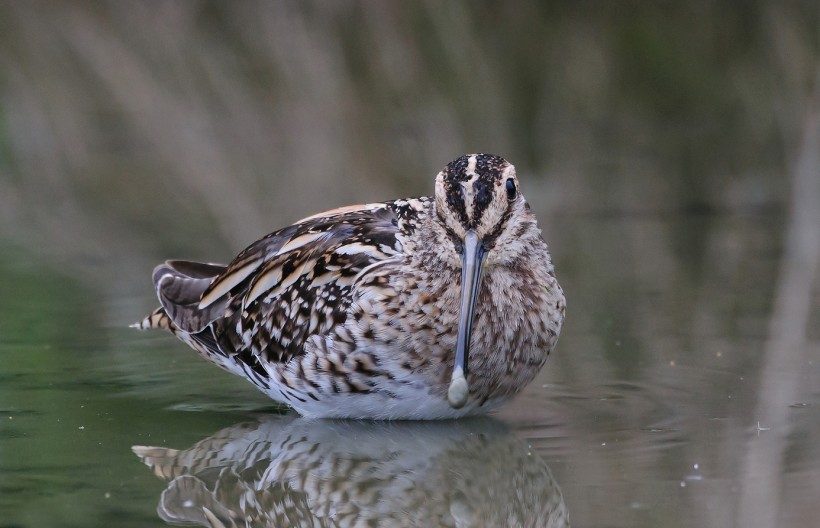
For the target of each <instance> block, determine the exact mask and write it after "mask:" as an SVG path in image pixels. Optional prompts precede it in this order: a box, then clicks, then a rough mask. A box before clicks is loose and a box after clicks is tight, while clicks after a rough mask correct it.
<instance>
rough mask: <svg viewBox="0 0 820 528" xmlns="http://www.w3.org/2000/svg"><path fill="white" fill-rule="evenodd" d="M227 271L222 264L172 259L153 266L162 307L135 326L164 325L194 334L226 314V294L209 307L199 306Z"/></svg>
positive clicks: (152, 326)
mask: <svg viewBox="0 0 820 528" xmlns="http://www.w3.org/2000/svg"><path fill="white" fill-rule="evenodd" d="M224 271H225V266H222V265H219V264H204V263H201V262H191V261H187V260H169V261H167V262H165V263H164V264H160V265H159V266H157V267H156V268H155V269H154V273H153V280H154V286H155V287H156V290H157V297H159V302H160V304H161V305H162V306H160V307H159V308H157V309H156V310H154V311H153V312H151V314H150V315H149V316H148V317H146V318H145V319H143V320H142V321H140V322H138V323H134V324H132V325H131V327H132V328H138V329H140V330H146V329H149V328H164V329H166V330H169V331H171V332H172V333H174V334H176V333H177V331H178V330H181V331H182V332H186V333H190V334H195V333H198V332H200V331H202V329H204V328H205V327H207V326H208V325H209V324H211V323H212V322H213V321H214V320H215V319H217V318H219V317H221V316H222V315H224V313H225V308H226V306H227V303H228V299H227V297H226V298H225V299H223V300H222V302H216V303H214V304H212V305H210V306H208V307H207V308H206V309H200V308H199V301H200V299H201V298H202V293H203V292H204V291H205V289H207V288H208V286H209V285H210V284H211V283H212V282H213V281H214V279H215V278H217V277H218V276H219V275H221V274H222V273H223V272H224Z"/></svg>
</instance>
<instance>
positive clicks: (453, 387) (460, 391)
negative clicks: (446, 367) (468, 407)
mask: <svg viewBox="0 0 820 528" xmlns="http://www.w3.org/2000/svg"><path fill="white" fill-rule="evenodd" d="M469 394H470V389H469V387H468V386H467V380H466V379H464V373H463V372H462V371H461V369H456V371H455V372H454V373H453V379H452V380H451V381H450V388H449V389H448V390H447V400H448V401H449V402H450V407H452V408H453V409H461V408H462V407H464V404H466V403H467V396H468V395H469Z"/></svg>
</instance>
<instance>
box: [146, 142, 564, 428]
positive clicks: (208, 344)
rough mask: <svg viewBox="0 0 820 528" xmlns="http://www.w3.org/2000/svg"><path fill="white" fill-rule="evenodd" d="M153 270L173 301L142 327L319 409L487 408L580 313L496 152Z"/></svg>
mask: <svg viewBox="0 0 820 528" xmlns="http://www.w3.org/2000/svg"><path fill="white" fill-rule="evenodd" d="M153 281H154V286H155V287H156V291H157V295H158V296H159V301H160V305H161V306H160V307H159V308H158V309H156V310H155V311H154V312H153V313H152V314H151V315H149V316H148V317H146V318H145V319H144V320H142V321H141V322H139V323H137V324H136V325H134V326H135V327H137V328H142V329H144V328H165V329H167V330H169V331H170V332H171V333H173V334H174V335H176V336H177V337H178V338H179V339H181V340H182V341H184V342H185V343H187V344H188V345H189V346H190V347H191V348H193V349H194V350H196V351H197V352H198V353H199V354H200V355H202V356H203V357H204V358H206V359H208V360H209V361H211V362H213V363H215V364H217V365H218V366H220V367H222V368H223V369H225V370H227V371H229V372H232V373H234V374H238V375H239V376H242V377H244V378H246V379H247V380H248V381H250V382H251V383H253V384H254V385H256V386H257V387H258V388H259V389H260V390H261V391H262V392H264V393H265V394H267V395H268V396H269V397H271V398H273V399H274V400H277V401H279V402H282V403H285V404H288V405H290V406H291V407H293V408H294V409H295V410H296V411H298V412H299V413H300V414H302V415H304V416H307V417H327V418H370V419H439V418H457V417H461V416H465V415H471V414H479V413H483V412H486V411H488V410H490V409H492V408H494V407H496V406H498V405H499V404H501V403H502V402H504V401H505V400H507V399H509V398H510V397H511V396H513V395H515V394H516V393H518V392H519V391H520V390H521V389H522V388H523V387H524V386H525V385H527V384H528V383H529V382H530V381H532V380H533V378H534V377H535V375H536V374H537V373H538V371H539V370H540V369H541V367H542V366H543V365H544V362H545V361H546V359H547V356H548V354H549V352H550V351H551V350H552V348H553V347H554V346H555V343H556V341H557V340H558V335H559V333H560V330H561V325H562V323H563V320H564V313H565V300H564V293H563V291H562V289H561V286H559V284H558V281H557V279H556V278H555V273H554V270H553V265H552V261H551V259H550V254H549V250H548V248H547V244H546V243H545V242H544V239H543V238H542V237H541V231H540V229H539V228H538V225H537V222H536V219H535V215H534V214H533V213H532V211H531V210H530V207H529V205H528V204H527V202H526V201H525V200H524V196H523V195H522V194H521V193H520V191H519V184H518V177H517V176H516V173H515V168H514V167H513V166H512V165H511V164H510V163H508V162H507V161H506V160H504V159H503V158H500V157H497V156H492V155H487V154H472V155H465V156H462V157H460V158H458V159H456V160H455V161H453V162H451V163H449V164H448V165H447V166H446V167H445V168H444V170H442V171H441V172H440V173H439V174H438V175H437V176H436V182H435V193H434V195H433V196H431V197H420V198H407V199H399V200H392V201H388V202H381V203H372V204H366V205H355V206H348V207H341V208H338V209H333V210H330V211H326V212H324V213H319V214H317V215H313V216H310V217H308V218H305V219H303V220H300V221H299V222H296V223H295V224H293V225H292V226H289V227H285V228H283V229H280V230H278V231H274V232H273V233H271V234H269V235H267V236H266V237H264V238H262V239H261V240H258V241H257V242H254V243H253V244H251V245H250V246H248V247H247V248H246V249H244V250H243V251H242V252H241V253H239V255H238V256H237V257H236V258H235V259H234V260H233V261H232V262H231V263H230V264H228V265H227V266H222V265H216V264H202V263H198V262H190V261H182V260H169V261H167V262H166V263H165V264H161V265H159V266H157V268H156V269H155V270H154V273H153Z"/></svg>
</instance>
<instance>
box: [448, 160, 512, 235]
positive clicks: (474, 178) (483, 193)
mask: <svg viewBox="0 0 820 528" xmlns="http://www.w3.org/2000/svg"><path fill="white" fill-rule="evenodd" d="M523 203H524V200H523V199H522V198H521V195H520V193H519V192H518V178H517V177H516V175H515V167H513V166H512V164H510V163H509V162H508V161H507V160H505V159H504V158H501V157H499V156H493V155H490V154H468V155H465V156H461V157H460V158H458V159H456V160H454V161H451V162H450V163H449V164H447V166H446V167H445V168H444V170H443V171H441V172H440V173H438V176H437V177H436V212H437V213H438V215H439V218H441V220H442V221H443V222H444V223H445V225H446V226H447V228H448V229H450V230H451V231H452V232H453V233H454V234H455V235H456V236H457V237H458V238H461V239H464V236H465V235H466V233H467V231H469V230H472V231H474V232H475V233H476V235H478V237H479V238H482V239H489V238H495V237H497V236H498V235H499V234H500V231H501V230H502V229H503V228H504V227H505V224H506V222H507V221H508V220H509V219H510V217H511V216H512V215H513V213H514V212H515V210H516V209H517V208H518V207H520V206H523Z"/></svg>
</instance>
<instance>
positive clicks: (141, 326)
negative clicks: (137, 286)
mask: <svg viewBox="0 0 820 528" xmlns="http://www.w3.org/2000/svg"><path fill="white" fill-rule="evenodd" d="M129 327H130V328H136V329H137V330H148V329H151V328H162V329H165V330H169V331H171V332H174V331H175V330H176V326H174V322H173V321H171V318H170V317H168V314H167V313H165V309H164V308H162V307H161V306H160V307H159V308H157V309H156V310H154V311H153V312H151V314H150V315H149V316H147V317H146V318H145V319H143V320H142V321H139V322H136V323H134V324H132V325H129Z"/></svg>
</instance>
